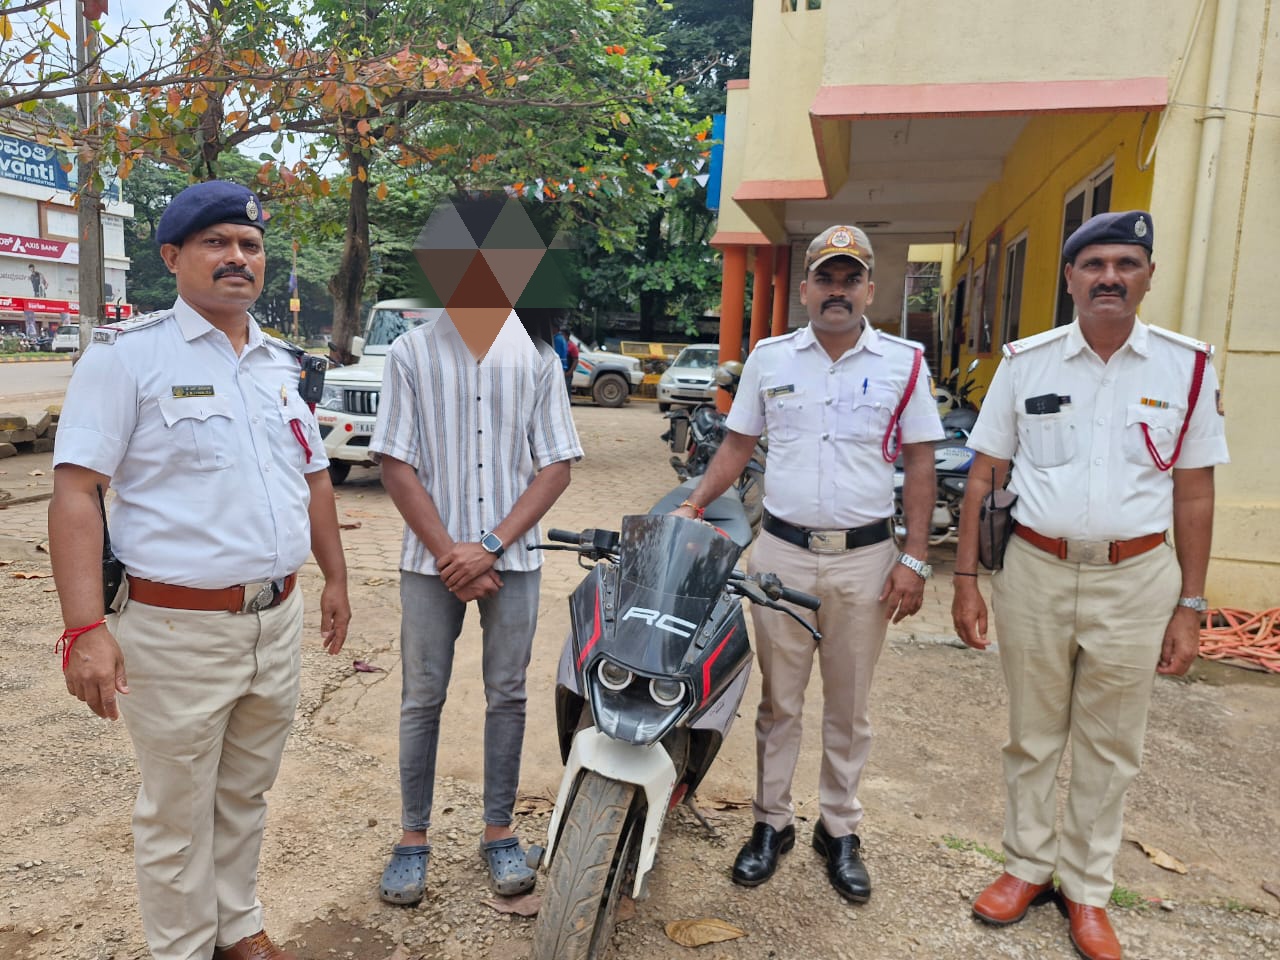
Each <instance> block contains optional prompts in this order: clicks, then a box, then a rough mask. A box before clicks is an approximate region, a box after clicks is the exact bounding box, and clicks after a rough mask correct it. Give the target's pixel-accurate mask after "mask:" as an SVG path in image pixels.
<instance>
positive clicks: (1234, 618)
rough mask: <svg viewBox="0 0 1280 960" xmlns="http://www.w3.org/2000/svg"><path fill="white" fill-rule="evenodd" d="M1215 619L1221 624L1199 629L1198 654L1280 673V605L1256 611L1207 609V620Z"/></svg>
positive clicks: (1210, 658)
mask: <svg viewBox="0 0 1280 960" xmlns="http://www.w3.org/2000/svg"><path fill="white" fill-rule="evenodd" d="M1217 621H1221V622H1222V623H1223V626H1220V627H1215V626H1206V627H1203V628H1201V630H1200V656H1202V657H1204V658H1205V659H1206V660H1227V661H1233V662H1235V663H1236V664H1237V665H1238V666H1244V667H1249V668H1251V669H1254V670H1265V671H1267V672H1268V673H1280V607H1272V608H1271V609H1270V610H1260V611H1258V612H1257V613H1251V612H1250V611H1248V610H1236V609H1233V608H1231V607H1219V608H1217V609H1213V610H1210V611H1209V616H1208V620H1207V623H1209V624H1213V623H1215V622H1217Z"/></svg>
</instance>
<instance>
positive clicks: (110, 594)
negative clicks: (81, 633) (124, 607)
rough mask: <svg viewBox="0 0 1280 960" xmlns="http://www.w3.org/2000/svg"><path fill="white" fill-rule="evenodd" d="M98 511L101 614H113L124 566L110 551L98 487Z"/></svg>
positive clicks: (105, 514) (104, 501)
mask: <svg viewBox="0 0 1280 960" xmlns="http://www.w3.org/2000/svg"><path fill="white" fill-rule="evenodd" d="M98 510H99V512H100V513H101V514H102V602H103V605H104V606H105V608H106V609H104V610H103V611H102V612H103V614H104V615H105V614H108V613H115V612H116V611H115V603H116V597H117V596H118V595H119V593H120V587H121V586H122V585H123V584H124V564H123V563H121V562H120V560H119V558H118V557H116V555H115V553H114V552H113V551H112V549H111V532H110V531H109V530H108V529H107V501H106V496H105V495H104V494H103V492H102V487H101V486H99V487H98Z"/></svg>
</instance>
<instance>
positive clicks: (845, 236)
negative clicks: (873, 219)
mask: <svg viewBox="0 0 1280 960" xmlns="http://www.w3.org/2000/svg"><path fill="white" fill-rule="evenodd" d="M827 242H828V243H829V244H830V246H833V247H851V246H853V235H852V234H850V233H849V231H848V230H837V231H836V232H835V233H833V234H832V235H831V239H830V240H829V241H827Z"/></svg>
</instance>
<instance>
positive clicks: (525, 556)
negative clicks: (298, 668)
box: [369, 313, 582, 576]
mask: <svg viewBox="0 0 1280 960" xmlns="http://www.w3.org/2000/svg"><path fill="white" fill-rule="evenodd" d="M369 449H370V450H371V451H373V452H375V453H382V454H386V455H387V456H389V457H394V458H395V459H397V460H401V461H403V462H404V463H407V464H409V465H410V466H411V467H413V468H414V469H415V470H416V471H417V474H418V480H419V481H420V482H421V483H422V485H423V487H425V488H426V491H427V493H428V494H429V495H430V496H431V500H432V502H433V503H434V504H435V506H436V510H438V511H439V513H440V519H441V521H442V522H443V523H444V526H445V529H446V530H448V531H449V536H451V537H452V538H453V539H454V540H455V541H456V542H460V543H474V542H476V541H478V540H479V539H480V538H481V537H482V536H484V534H485V533H487V532H489V531H491V530H493V528H494V527H496V526H497V525H498V524H499V523H501V522H502V520H503V519H504V518H505V517H506V516H507V514H509V513H510V512H511V508H512V507H514V506H515V503H516V500H518V499H519V498H520V496H521V494H523V493H524V492H525V490H527V489H528V488H529V484H530V483H532V482H533V478H534V476H535V475H536V474H537V471H539V470H541V469H542V468H543V467H546V466H549V465H550V464H553V463H558V462H560V461H561V460H579V459H581V458H582V446H581V445H580V444H579V442H578V432H577V430H576V429H575V428H574V425H573V414H572V412H571V410H570V407H569V395H568V393H567V392H566V391H565V388H564V370H563V368H562V367H561V365H560V358H559V357H558V356H556V354H555V351H554V350H552V349H551V347H550V346H547V345H545V344H544V345H543V349H542V350H541V351H540V350H539V349H538V348H537V347H535V346H534V345H533V341H532V340H530V339H529V335H528V334H527V333H525V330H524V327H523V325H522V324H521V323H520V318H519V317H517V316H516V314H514V313H512V314H510V315H509V316H508V317H507V319H506V322H505V323H504V324H503V326H502V329H501V330H500V331H499V333H498V336H497V338H496V339H495V340H494V343H493V346H492V347H491V348H490V349H489V352H488V353H486V354H485V356H484V358H483V359H482V360H481V361H480V362H479V363H477V362H476V360H475V358H474V357H473V356H472V355H471V353H470V352H469V351H468V350H467V347H466V345H465V344H464V343H463V341H462V338H461V336H460V335H459V334H458V331H457V329H456V328H455V327H454V325H453V322H452V321H451V320H450V319H449V317H448V315H443V316H441V317H440V319H439V320H436V321H434V322H432V323H426V324H423V325H422V326H420V327H416V328H415V329H413V330H410V331H409V332H408V333H404V334H402V335H401V336H399V337H398V338H396V341H395V343H393V344H392V345H391V349H390V350H389V351H388V352H387V363H386V367H385V368H384V370H383V374H382V395H381V397H380V398H379V402H378V422H377V424H376V425H375V426H374V430H373V438H372V440H371V441H370V443H369ZM538 541H539V532H538V528H537V526H536V525H535V526H534V528H533V529H531V530H530V531H529V532H528V533H526V534H525V535H524V536H523V537H522V538H521V539H520V540H518V541H516V542H515V543H510V544H507V549H506V552H505V553H504V554H503V555H502V557H500V558H499V559H498V561H497V564H496V567H497V569H499V570H537V569H538V568H539V567H540V566H542V551H540V550H526V549H525V546H526V544H532V543H537V542H538ZM400 567H401V569H402V570H409V571H411V572H413V573H422V574H428V575H431V576H435V575H437V574H438V573H439V571H438V570H437V568H436V561H435V557H434V556H432V554H431V551H430V550H428V549H427V548H426V545H425V544H423V543H422V541H421V540H419V539H418V537H417V535H416V534H414V532H413V531H412V530H411V529H410V528H409V527H408V525H406V526H405V531H404V544H403V547H402V549H401V556H400Z"/></svg>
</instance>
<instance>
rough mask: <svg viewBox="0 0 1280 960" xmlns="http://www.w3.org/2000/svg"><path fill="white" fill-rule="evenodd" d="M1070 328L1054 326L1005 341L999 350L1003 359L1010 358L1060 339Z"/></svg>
mask: <svg viewBox="0 0 1280 960" xmlns="http://www.w3.org/2000/svg"><path fill="white" fill-rule="evenodd" d="M1070 330H1071V328H1070V327H1054V328H1053V329H1052V330H1046V331H1044V332H1043V333H1037V334H1033V335H1032V336H1030V337H1023V338H1022V339H1021V340H1014V341H1012V342H1010V343H1006V344H1005V345H1004V346H1003V347H1001V349H1000V352H1001V353H1003V354H1004V356H1005V359H1007V360H1011V359H1013V358H1014V357H1016V356H1017V355H1018V354H1020V353H1026V352H1027V351H1028V350H1034V349H1035V348H1036V347H1043V346H1044V345H1045V344H1046V343H1053V341H1055V340H1060V339H1062V338H1063V337H1065V336H1066V335H1067V334H1068V333H1069V332H1070Z"/></svg>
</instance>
